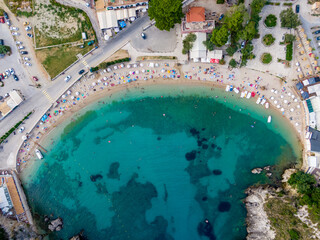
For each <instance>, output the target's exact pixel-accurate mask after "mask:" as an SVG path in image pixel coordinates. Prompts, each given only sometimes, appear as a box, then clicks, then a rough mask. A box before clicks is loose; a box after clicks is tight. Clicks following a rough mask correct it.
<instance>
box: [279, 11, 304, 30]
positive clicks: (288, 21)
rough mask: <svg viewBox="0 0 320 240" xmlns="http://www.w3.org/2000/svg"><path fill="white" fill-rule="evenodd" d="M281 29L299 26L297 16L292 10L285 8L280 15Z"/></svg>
mask: <svg viewBox="0 0 320 240" xmlns="http://www.w3.org/2000/svg"><path fill="white" fill-rule="evenodd" d="M280 21H281V27H285V28H296V27H297V26H299V25H300V24H301V22H300V20H299V16H298V14H296V13H294V12H293V10H292V8H287V9H286V10H283V11H282V12H281V13H280Z"/></svg>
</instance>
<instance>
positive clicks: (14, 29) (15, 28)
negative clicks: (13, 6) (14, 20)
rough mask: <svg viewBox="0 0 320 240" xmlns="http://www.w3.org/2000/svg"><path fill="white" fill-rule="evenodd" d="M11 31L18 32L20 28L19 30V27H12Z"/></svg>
mask: <svg viewBox="0 0 320 240" xmlns="http://www.w3.org/2000/svg"><path fill="white" fill-rule="evenodd" d="M10 30H11V31H18V30H19V28H18V27H10Z"/></svg>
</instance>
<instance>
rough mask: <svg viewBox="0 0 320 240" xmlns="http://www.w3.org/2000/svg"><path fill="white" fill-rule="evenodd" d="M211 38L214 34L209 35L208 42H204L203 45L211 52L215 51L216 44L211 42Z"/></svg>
mask: <svg viewBox="0 0 320 240" xmlns="http://www.w3.org/2000/svg"><path fill="white" fill-rule="evenodd" d="M211 38H212V34H208V36H207V40H206V41H203V42H202V43H203V45H205V46H206V48H207V49H208V50H209V51H213V49H214V44H213V42H211Z"/></svg>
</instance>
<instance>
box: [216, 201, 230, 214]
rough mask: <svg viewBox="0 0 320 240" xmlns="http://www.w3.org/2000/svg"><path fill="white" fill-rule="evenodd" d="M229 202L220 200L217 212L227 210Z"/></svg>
mask: <svg viewBox="0 0 320 240" xmlns="http://www.w3.org/2000/svg"><path fill="white" fill-rule="evenodd" d="M230 208H231V204H230V203H229V202H220V204H219V206H218V210H219V212H229V210H230Z"/></svg>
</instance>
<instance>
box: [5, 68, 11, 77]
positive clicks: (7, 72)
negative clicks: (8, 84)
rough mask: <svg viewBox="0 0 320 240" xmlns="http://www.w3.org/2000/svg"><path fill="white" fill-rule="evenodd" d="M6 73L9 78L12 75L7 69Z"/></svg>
mask: <svg viewBox="0 0 320 240" xmlns="http://www.w3.org/2000/svg"><path fill="white" fill-rule="evenodd" d="M5 73H6V74H7V76H8V77H9V76H10V75H11V73H10V70H9V69H7V70H6V71H5Z"/></svg>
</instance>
